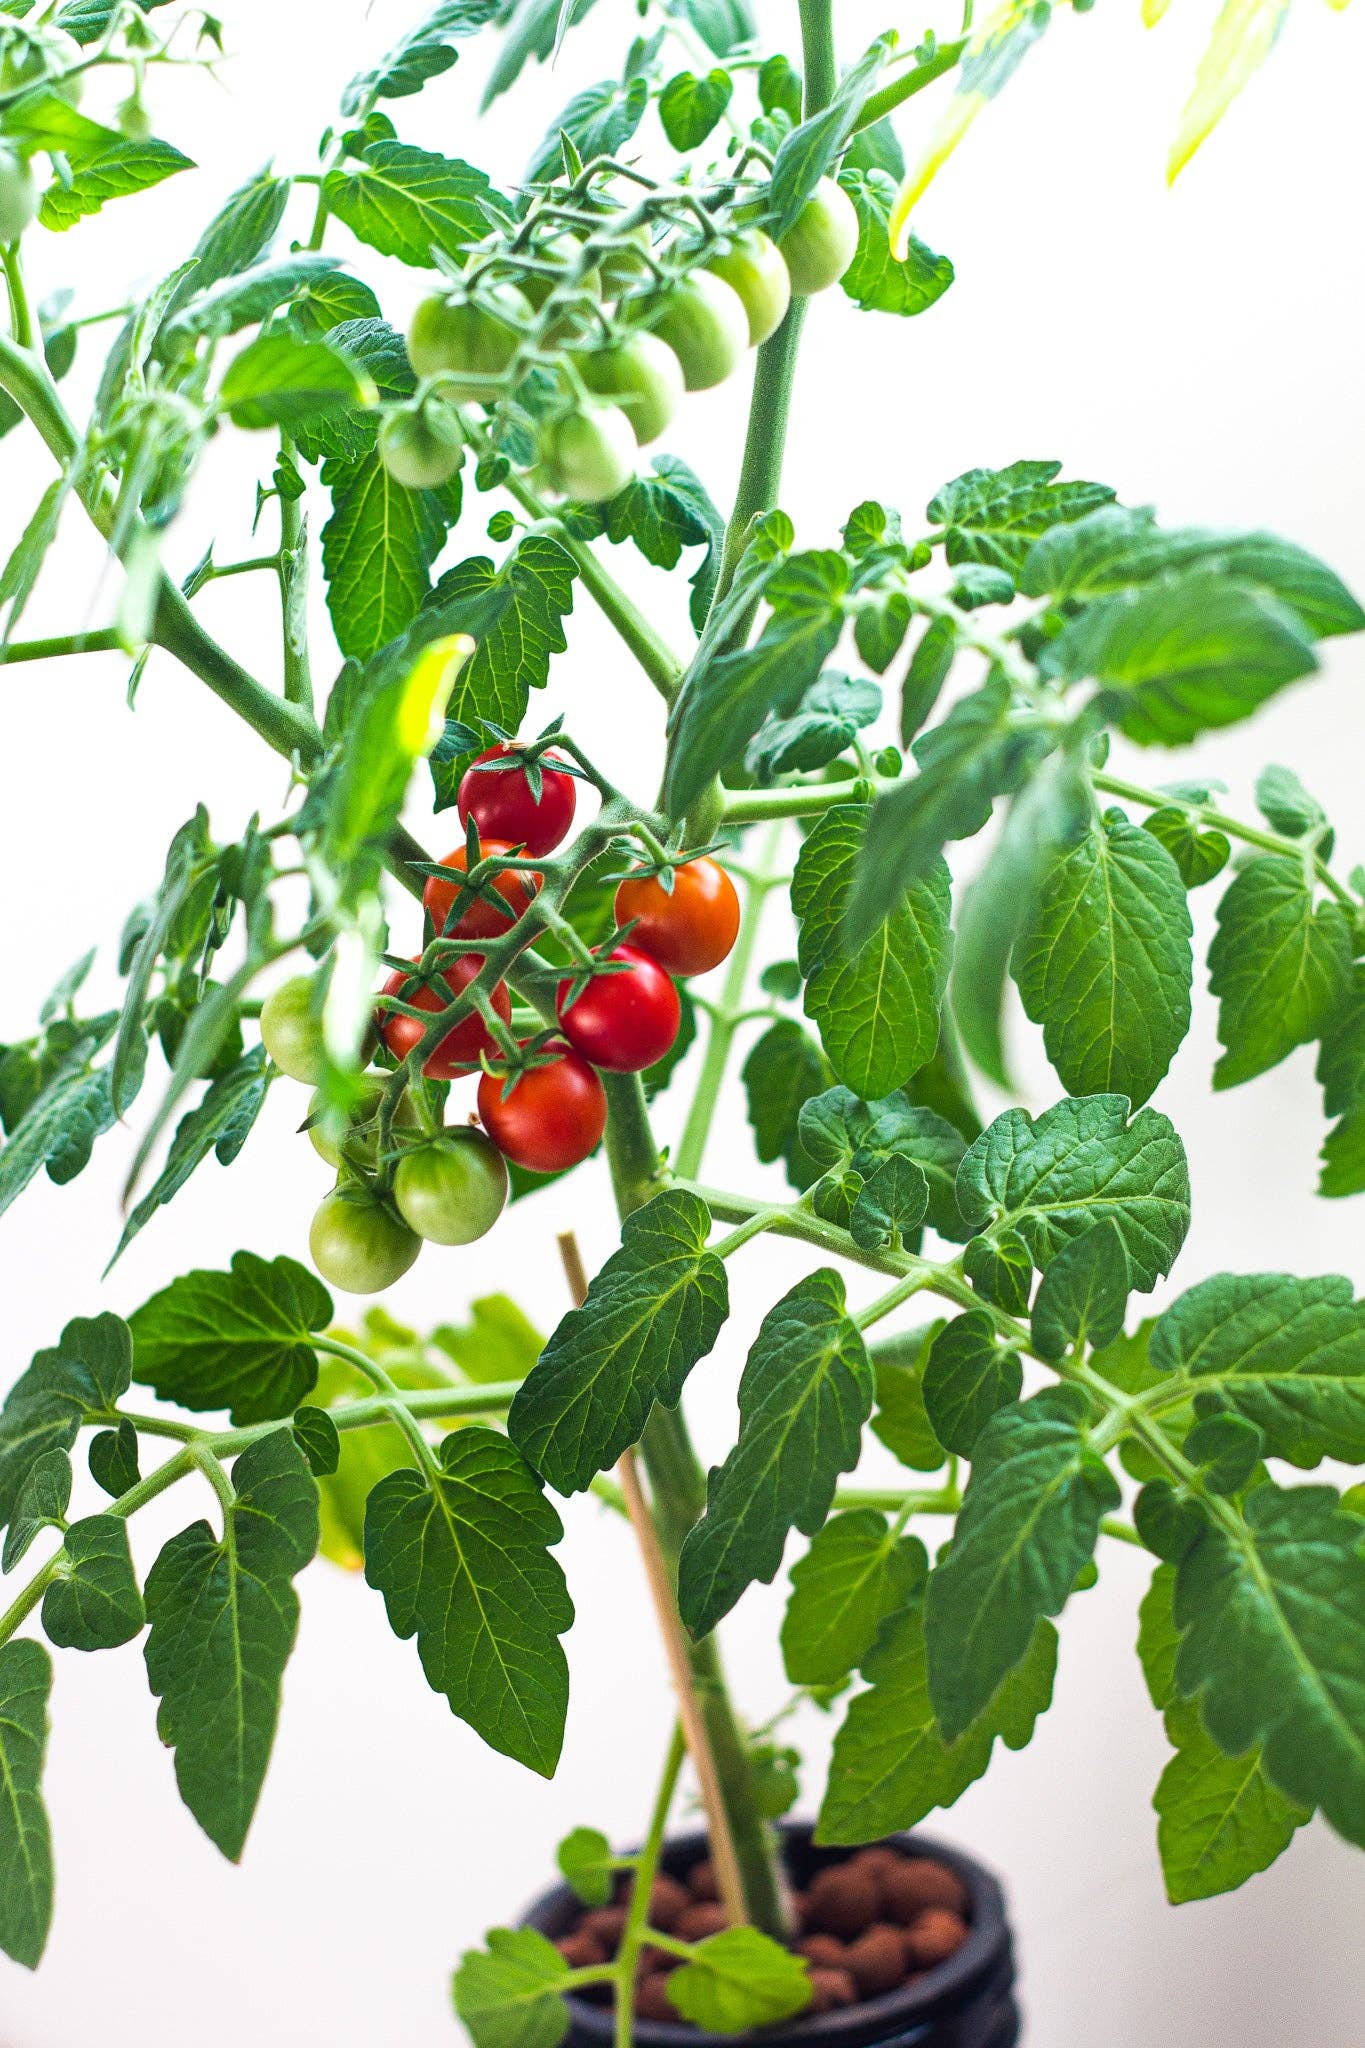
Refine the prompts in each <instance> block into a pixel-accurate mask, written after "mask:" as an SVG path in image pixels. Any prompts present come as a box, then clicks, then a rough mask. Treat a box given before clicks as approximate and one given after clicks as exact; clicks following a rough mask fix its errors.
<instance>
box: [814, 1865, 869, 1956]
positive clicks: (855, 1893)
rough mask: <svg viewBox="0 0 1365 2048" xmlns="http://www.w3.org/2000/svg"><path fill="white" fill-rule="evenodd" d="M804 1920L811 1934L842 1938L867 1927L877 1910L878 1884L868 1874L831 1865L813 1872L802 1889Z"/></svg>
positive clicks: (847, 1866)
mask: <svg viewBox="0 0 1365 2048" xmlns="http://www.w3.org/2000/svg"><path fill="white" fill-rule="evenodd" d="M806 1900H807V1904H806V1918H807V1921H808V1923H809V1925H810V1927H811V1928H812V1930H814V1931H816V1932H819V1933H822V1934H841V1935H843V1936H844V1937H845V1938H849V1937H851V1936H854V1935H858V1934H861V1933H862V1932H863V1930H864V1929H865V1928H867V1927H870V1926H871V1925H872V1923H873V1921H874V1920H875V1919H876V1918H877V1917H878V1914H879V1912H880V1910H881V1891H880V1888H879V1885H878V1880H877V1879H876V1877H874V1875H873V1874H872V1872H871V1871H870V1870H858V1869H856V1868H855V1867H854V1865H853V1864H851V1863H832V1864H829V1865H827V1866H826V1868H825V1869H824V1870H817V1871H816V1873H815V1875H814V1877H813V1878H812V1879H811V1881H810V1884H809V1885H808V1886H807V1888H806Z"/></svg>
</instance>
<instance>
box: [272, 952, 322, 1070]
mask: <svg viewBox="0 0 1365 2048" xmlns="http://www.w3.org/2000/svg"><path fill="white" fill-rule="evenodd" d="M261 1037H262V1038H263V1039H264V1041H265V1049H266V1051H267V1052H268V1053H269V1054H270V1057H271V1059H272V1060H274V1062H275V1065H276V1066H277V1067H278V1068H279V1070H280V1072H281V1073H282V1074H288V1076H289V1078H290V1080H291V1081H307V1082H308V1083H309V1084H310V1085H312V1084H314V1083H316V1082H317V1081H318V1079H319V1078H320V1076H321V1074H322V1025H321V1024H320V1023H319V1021H318V1019H317V1017H316V1016H315V1015H314V1013H313V980H312V976H311V975H307V974H296V975H294V976H293V977H292V978H291V979H290V980H289V981H283V982H281V983H280V986H279V987H278V988H276V989H272V990H271V992H270V994H269V995H268V996H267V997H266V999H265V1001H264V1003H263V1004H262V1005H261Z"/></svg>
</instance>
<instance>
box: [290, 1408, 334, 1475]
mask: <svg viewBox="0 0 1365 2048" xmlns="http://www.w3.org/2000/svg"><path fill="white" fill-rule="evenodd" d="M294 1441H295V1443H296V1444H297V1445H298V1447H299V1449H300V1450H301V1451H302V1452H303V1455H304V1457H305V1458H306V1459H307V1460H308V1469H309V1471H310V1472H311V1473H312V1475H313V1477H314V1478H315V1479H330V1478H332V1477H333V1475H334V1474H335V1472H336V1470H337V1468H338V1466H339V1465H340V1463H341V1437H340V1435H339V1434H338V1432H337V1426H336V1424H335V1423H334V1422H333V1420H332V1418H331V1416H330V1415H329V1414H328V1413H327V1410H326V1409H325V1408H316V1407H313V1406H312V1405H311V1404H309V1403H308V1402H305V1403H304V1405H303V1407H302V1408H299V1409H297V1410H296V1411H295V1414H294Z"/></svg>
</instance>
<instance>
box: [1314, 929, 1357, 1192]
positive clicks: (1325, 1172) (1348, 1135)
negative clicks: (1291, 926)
mask: <svg viewBox="0 0 1365 2048" xmlns="http://www.w3.org/2000/svg"><path fill="white" fill-rule="evenodd" d="M1317 1075H1318V1079H1319V1081H1320V1082H1321V1083H1322V1106H1323V1108H1324V1110H1325V1111H1326V1112H1327V1114H1328V1116H1336V1117H1340V1118H1341V1121H1340V1123H1338V1124H1337V1126H1336V1127H1335V1129H1334V1130H1331V1131H1329V1132H1328V1134H1327V1138H1326V1142H1325V1143H1324V1145H1323V1148H1322V1175H1321V1178H1320V1179H1319V1182H1318V1193H1319V1194H1322V1195H1354V1194H1358V1193H1359V1192H1360V1190H1361V1189H1362V1188H1365V1114H1363V1113H1362V1112H1365V968H1363V967H1359V966H1357V967H1354V968H1353V969H1352V972H1351V980H1350V983H1349V986H1348V988H1347V990H1346V992H1345V994H1344V996H1343V998H1342V1000H1341V1001H1340V1002H1339V1003H1338V1004H1337V1005H1336V1006H1335V1007H1334V1009H1333V1011H1332V1014H1331V1016H1330V1017H1329V1019H1328V1021H1327V1024H1326V1026H1325V1028H1324V1030H1323V1034H1322V1045H1321V1048H1320V1049H1319V1052H1318V1066H1317Z"/></svg>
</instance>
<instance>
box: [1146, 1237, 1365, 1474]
mask: <svg viewBox="0 0 1365 2048" xmlns="http://www.w3.org/2000/svg"><path fill="white" fill-rule="evenodd" d="M1148 1357H1149V1358H1150V1361H1151V1364H1152V1366H1153V1368H1154V1370H1155V1371H1156V1372H1158V1373H1166V1374H1181V1375H1183V1376H1184V1377H1186V1378H1187V1379H1189V1380H1190V1382H1191V1383H1192V1391H1198V1392H1200V1393H1203V1394H1210V1395H1216V1396H1217V1397H1218V1400H1219V1403H1220V1405H1221V1406H1222V1408H1223V1409H1224V1410H1231V1411H1233V1412H1234V1413H1235V1414H1237V1415H1240V1416H1243V1417H1244V1418H1245V1419H1246V1420H1247V1421H1248V1422H1252V1423H1254V1424H1255V1425H1256V1427H1257V1428H1258V1429H1259V1430H1260V1431H1261V1432H1262V1433H1263V1435H1264V1438H1265V1445H1266V1450H1267V1451H1268V1452H1269V1453H1270V1455H1272V1456H1274V1457H1278V1458H1288V1459H1290V1460H1292V1462H1293V1463H1294V1464H1296V1465H1314V1464H1316V1463H1317V1462H1318V1460H1319V1459H1320V1458H1342V1459H1345V1460H1346V1461H1347V1462H1348V1463H1350V1464H1359V1463H1361V1462H1362V1461H1365V1304H1362V1303H1360V1302H1358V1301H1356V1300H1355V1299H1354V1296H1353V1291H1352V1287H1351V1283H1350V1281H1349V1280H1346V1279H1343V1278H1342V1277H1341V1275H1340V1274H1335V1273H1329V1274H1325V1275H1323V1276H1322V1277H1320V1278H1317V1279H1299V1278H1298V1277H1297V1276H1296V1275H1295V1274H1292V1273H1218V1274H1215V1275H1214V1277H1213V1278H1212V1279H1210V1280H1202V1281H1200V1283H1199V1285H1198V1286H1196V1287H1191V1288H1190V1289H1189V1290H1188V1292H1186V1293H1185V1294H1182V1295H1180V1296H1178V1297H1177V1299H1176V1300H1175V1301H1173V1302H1172V1303H1171V1306H1170V1307H1169V1308H1168V1309H1167V1310H1166V1311H1165V1313H1164V1315H1162V1316H1160V1317H1158V1319H1157V1322H1156V1325H1155V1328H1154V1329H1153V1331H1152V1334H1151V1339H1150V1341H1149V1344H1148Z"/></svg>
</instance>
